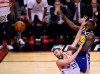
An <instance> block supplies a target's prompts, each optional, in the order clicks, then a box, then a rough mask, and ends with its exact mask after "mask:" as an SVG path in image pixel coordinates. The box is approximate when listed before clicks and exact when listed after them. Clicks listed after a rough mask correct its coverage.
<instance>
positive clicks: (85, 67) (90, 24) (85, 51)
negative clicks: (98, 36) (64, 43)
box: [59, 11, 96, 74]
mask: <svg viewBox="0 0 100 74" xmlns="http://www.w3.org/2000/svg"><path fill="white" fill-rule="evenodd" d="M59 14H60V15H62V16H63V18H64V20H65V21H66V23H68V25H69V26H70V27H71V28H72V29H73V30H75V31H78V30H79V26H77V25H75V24H74V23H73V22H71V21H70V20H69V19H68V18H67V17H66V16H65V15H64V14H62V12H61V11H59ZM80 23H81V21H80ZM95 27H96V24H95V22H94V21H92V20H89V21H87V23H86V25H85V26H84V29H83V30H82V32H81V33H79V34H78V36H76V38H75V41H74V42H73V44H72V47H71V49H77V48H78V47H79V45H80V44H81V43H82V42H84V45H83V47H82V51H81V52H80V53H79V54H78V56H77V57H76V62H77V63H78V65H79V67H80V71H81V72H82V73H83V74H89V69H90V54H89V51H90V47H91V45H92V44H93V42H94V39H95V36H94V34H93V32H92V30H93V29H94V28H95Z"/></svg>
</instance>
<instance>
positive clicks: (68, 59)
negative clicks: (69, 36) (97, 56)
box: [53, 18, 86, 74]
mask: <svg viewBox="0 0 100 74" xmlns="http://www.w3.org/2000/svg"><path fill="white" fill-rule="evenodd" d="M85 20H86V18H84V21H82V24H81V27H80V29H79V31H78V33H77V35H76V38H77V36H78V35H79V34H80V33H81V32H82V29H83V27H84V25H85ZM75 42H76V40H74V42H73V44H74V43H75ZM83 43H84V42H83ZM83 43H81V44H80V45H79V48H78V50H77V51H76V52H75V53H74V54H72V53H73V52H72V50H71V51H70V50H68V51H67V52H66V53H64V52H63V51H62V50H61V49H60V48H55V49H53V52H54V55H55V56H56V57H57V58H58V60H57V61H56V64H57V66H58V68H59V70H60V71H61V73H62V74H80V68H79V66H78V64H77V62H76V61H75V58H76V57H77V55H78V53H79V52H80V50H81V48H82V46H83ZM73 51H74V50H73Z"/></svg>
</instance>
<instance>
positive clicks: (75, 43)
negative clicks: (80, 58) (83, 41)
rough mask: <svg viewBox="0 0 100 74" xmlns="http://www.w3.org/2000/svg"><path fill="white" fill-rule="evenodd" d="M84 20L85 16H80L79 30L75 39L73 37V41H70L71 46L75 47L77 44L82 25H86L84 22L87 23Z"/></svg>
mask: <svg viewBox="0 0 100 74" xmlns="http://www.w3.org/2000/svg"><path fill="white" fill-rule="evenodd" d="M86 20H87V17H86V16H84V17H83V18H82V21H81V26H80V28H79V31H78V32H77V34H76V37H75V39H74V41H73V43H72V46H73V47H75V46H76V45H77V43H78V42H79V39H80V37H81V34H82V29H83V28H84V25H86V23H87V22H86Z"/></svg>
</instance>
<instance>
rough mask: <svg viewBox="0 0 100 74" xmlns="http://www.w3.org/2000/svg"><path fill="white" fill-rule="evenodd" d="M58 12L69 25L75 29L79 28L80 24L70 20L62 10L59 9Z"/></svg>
mask: <svg viewBox="0 0 100 74" xmlns="http://www.w3.org/2000/svg"><path fill="white" fill-rule="evenodd" d="M58 14H59V15H61V16H62V17H63V19H64V20H65V22H66V23H67V24H68V26H69V27H70V28H72V29H73V30H75V31H78V30H79V26H77V25H75V24H74V23H73V22H72V21H70V20H69V19H68V18H67V17H66V16H65V15H64V14H63V13H62V11H61V10H60V11H58Z"/></svg>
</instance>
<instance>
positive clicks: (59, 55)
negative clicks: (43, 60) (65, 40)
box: [53, 48, 63, 59]
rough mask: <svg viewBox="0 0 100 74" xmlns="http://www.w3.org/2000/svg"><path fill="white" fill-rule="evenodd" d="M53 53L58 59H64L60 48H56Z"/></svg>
mask: <svg viewBox="0 0 100 74" xmlns="http://www.w3.org/2000/svg"><path fill="white" fill-rule="evenodd" d="M53 53H54V55H55V56H56V57H57V58H58V59H63V51H62V50H61V49H60V48H55V49H54V50H53Z"/></svg>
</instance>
